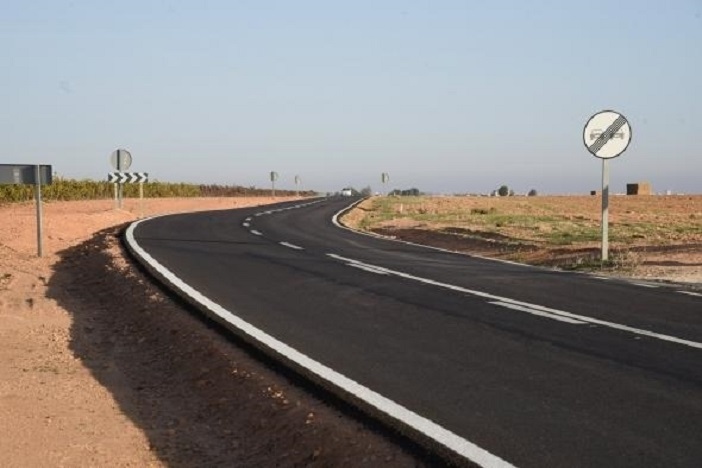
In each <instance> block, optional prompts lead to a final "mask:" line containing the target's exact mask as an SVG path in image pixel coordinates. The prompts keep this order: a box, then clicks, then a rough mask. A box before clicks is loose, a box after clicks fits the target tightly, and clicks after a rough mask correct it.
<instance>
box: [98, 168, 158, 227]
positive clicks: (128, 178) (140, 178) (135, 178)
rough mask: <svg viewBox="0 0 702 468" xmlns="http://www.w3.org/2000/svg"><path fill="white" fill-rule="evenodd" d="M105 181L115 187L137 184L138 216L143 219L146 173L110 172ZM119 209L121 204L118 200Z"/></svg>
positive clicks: (147, 178) (147, 177)
mask: <svg viewBox="0 0 702 468" xmlns="http://www.w3.org/2000/svg"><path fill="white" fill-rule="evenodd" d="M107 181H108V182H110V183H113V184H115V187H117V185H119V186H120V187H121V186H122V185H123V184H131V183H138V184H139V216H140V217H144V183H146V182H148V181H149V174H148V173H147V172H110V173H108V174H107ZM119 206H120V208H121V207H122V203H121V200H120V204H119Z"/></svg>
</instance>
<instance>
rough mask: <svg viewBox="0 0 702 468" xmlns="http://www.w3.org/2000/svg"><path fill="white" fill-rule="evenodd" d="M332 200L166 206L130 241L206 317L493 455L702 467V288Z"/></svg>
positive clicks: (451, 442) (479, 459)
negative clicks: (516, 249)
mask: <svg viewBox="0 0 702 468" xmlns="http://www.w3.org/2000/svg"><path fill="white" fill-rule="evenodd" d="M349 204H350V199H348V198H335V199H334V198H332V199H320V200H312V201H309V202H297V203H287V204H280V205H275V206H272V207H258V208H252V209H243V210H233V211H214V212H203V213H192V214H183V215H170V216H164V217H160V218H155V219H152V220H147V221H144V222H140V223H137V224H135V225H132V226H131V227H130V229H129V230H128V232H127V236H126V238H127V242H128V245H129V247H130V249H131V250H132V251H133V252H134V253H135V255H136V256H137V257H138V258H140V261H141V262H142V263H144V264H145V265H146V266H147V267H148V268H149V269H151V270H152V271H153V272H154V274H155V275H156V276H157V277H159V278H160V279H161V280H162V281H164V282H166V283H167V284H168V285H169V286H170V287H171V288H173V289H175V290H177V291H180V294H181V295H184V296H186V297H187V298H188V299H189V300H190V301H191V302H193V303H196V304H197V305H198V307H199V308H200V309H201V310H203V312H205V313H207V314H208V315H210V316H212V317H214V318H215V319H216V320H218V321H219V322H221V323H224V324H226V325H227V326H229V328H230V329H231V330H233V331H234V332H236V333H238V334H239V335H241V336H244V337H245V338H246V339H247V340H249V341H253V342H257V343H258V344H259V345H260V347H261V348H263V349H265V350H267V351H268V352H270V353H271V354H273V355H275V356H277V357H279V358H280V359H283V360H284V361H286V362H287V363H288V364H289V365H291V366H293V367H294V368H296V369H297V370H299V371H301V372H303V373H305V374H306V375H308V376H309V377H310V378H311V379H313V380H315V381H317V382H319V383H321V384H322V385H325V386H327V387H328V388H332V389H334V391H336V392H337V393H338V394H341V395H343V396H345V397H346V398H347V399H349V400H351V401H353V402H355V403H356V404H358V405H360V406H361V407H363V408H364V409H365V410H366V411H369V412H371V413H374V415H375V416H377V417H379V418H381V419H385V420H386V421H389V422H390V423H391V424H394V425H396V426H397V427H400V428H402V429H403V430H405V431H407V432H408V433H410V435H411V436H412V437H415V438H417V439H418V440H420V442H424V443H427V442H428V443H429V444H433V446H434V447H438V450H439V451H443V452H444V453H447V454H449V456H456V457H457V458H458V459H460V460H469V461H470V462H473V463H476V464H478V465H482V466H521V467H545V466H569V467H576V466H588V467H594V466H608V467H615V466H666V467H671V466H689V467H699V466H702V296H700V295H695V293H691V292H689V291H684V290H681V289H678V288H674V287H667V286H659V285H652V284H646V283H637V282H632V281H626V280H618V279H607V278H599V277H596V276H592V275H584V274H578V273H567V272H560V271H554V270H548V269H542V268H537V267H530V266H525V265H518V264H513V263H508V262H501V261H496V260H489V259H482V258H475V257H470V256H466V255H460V254H455V253H450V252H446V251H441V250H438V249H430V248H425V247H422V246H416V245H411V244H407V243H401V242H395V241H391V240H386V239H382V238H377V237H373V236H369V235H362V234H359V233H356V232H352V231H350V230H348V229H344V228H341V227H339V226H337V225H336V223H335V221H334V219H335V216H334V215H335V214H336V213H338V212H339V211H340V210H342V209H343V208H345V207H347V206H348V205H349Z"/></svg>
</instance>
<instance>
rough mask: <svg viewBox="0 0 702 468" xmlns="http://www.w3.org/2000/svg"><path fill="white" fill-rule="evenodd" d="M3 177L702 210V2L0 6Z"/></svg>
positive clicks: (83, 0) (164, 1)
mask: <svg viewBox="0 0 702 468" xmlns="http://www.w3.org/2000/svg"><path fill="white" fill-rule="evenodd" d="M0 50H1V51H2V54H1V56H2V58H3V59H2V62H3V64H2V74H1V75H0V80H1V81H0V82H1V83H2V87H0V103H2V113H0V136H1V137H2V149H0V162H2V163H45V164H52V165H53V166H54V170H55V171H56V172H58V173H60V174H62V175H65V176H68V177H75V178H93V179H102V178H105V177H106V174H107V172H109V171H110V170H111V168H110V165H109V154H110V153H111V152H112V151H113V150H114V149H116V148H118V147H122V148H126V149H128V150H130V151H131V152H132V155H133V156H134V164H133V166H132V168H131V169H132V170H135V171H147V172H149V173H151V175H152V178H156V179H158V180H164V181H186V182H198V183H199V182H202V183H220V184H240V185H246V186H249V185H257V186H268V184H269V182H268V173H269V172H270V171H271V170H275V171H277V172H279V173H280V177H281V178H280V181H279V183H278V185H279V186H280V187H288V188H292V187H293V186H294V185H293V180H294V176H295V175H296V174H299V175H300V176H301V178H302V180H303V184H304V186H305V187H308V188H313V189H318V190H323V191H327V190H338V189H340V188H341V187H342V186H345V185H353V186H355V187H357V188H362V187H364V186H367V185H371V186H372V187H373V189H374V190H381V189H382V187H381V184H380V174H381V173H382V172H388V173H389V174H390V177H391V183H390V184H389V185H390V187H389V188H409V187H417V188H419V189H421V190H425V191H431V192H446V193H452V192H486V191H491V190H492V189H494V188H496V187H498V186H499V185H501V184H507V185H509V186H510V187H513V188H514V189H515V190H516V191H518V192H524V191H527V190H529V189H530V188H536V189H537V190H538V191H539V192H541V193H568V192H572V193H576V192H580V193H584V192H587V191H589V190H590V189H597V188H599V185H600V174H601V172H600V171H601V162H600V160H599V159H596V158H594V157H593V156H591V155H590V154H589V153H587V151H586V149H585V147H584V145H583V143H582V131H583V127H584V125H585V122H586V121H587V119H588V118H589V117H590V116H591V115H592V114H594V113H595V112H597V111H599V110H602V109H614V110H617V111H620V112H622V113H623V114H624V115H625V116H626V117H627V118H628V119H629V121H630V123H631V126H632V128H633V139H632V142H631V145H630V146H629V149H628V150H627V152H625V153H624V154H623V155H622V156H621V157H619V158H617V159H614V160H612V161H611V171H612V186H613V187H612V189H613V190H614V191H615V192H616V191H624V190H625V184H626V183H627V182H633V181H640V180H642V181H643V180H646V181H650V182H651V183H652V184H653V186H654V189H655V190H658V191H664V190H667V189H671V190H674V191H677V192H686V193H702V143H701V142H700V138H702V0H677V1H656V2H653V1H620V2H610V1H599V0H597V1H589V2H582V1H578V2H575V1H573V2H566V1H549V2H547V1H538V2H537V1H517V0H514V1H495V2H477V1H476V2H473V1H440V0H434V1H412V0H405V1H383V0H375V1H368V0H356V1H345V2H334V1H321V0H320V1H305V0H296V1H267V0H256V1H236V0H231V1H224V0H222V1H219V0H218V1H192V2H186V1H168V0H161V1H131V0H125V1H119V2H96V1H88V0H73V1H31V0H28V1H22V2H20V1H6V2H2V3H0Z"/></svg>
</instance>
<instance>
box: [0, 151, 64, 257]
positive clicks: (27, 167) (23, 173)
mask: <svg viewBox="0 0 702 468" xmlns="http://www.w3.org/2000/svg"><path fill="white" fill-rule="evenodd" d="M51 182H52V169H51V166H49V165H40V164H0V185H34V199H35V200H36V204H37V256H38V257H42V256H44V211H43V207H42V201H41V186H42V184H43V185H51Z"/></svg>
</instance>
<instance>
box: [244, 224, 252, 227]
mask: <svg viewBox="0 0 702 468" xmlns="http://www.w3.org/2000/svg"><path fill="white" fill-rule="evenodd" d="M242 226H244V227H249V226H251V224H250V223H243V224H242Z"/></svg>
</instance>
